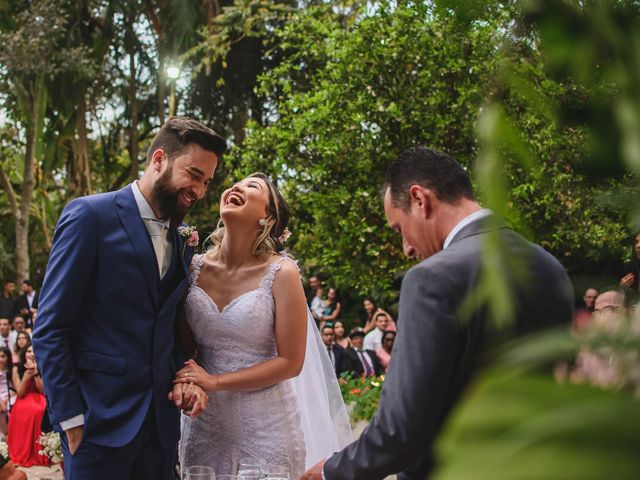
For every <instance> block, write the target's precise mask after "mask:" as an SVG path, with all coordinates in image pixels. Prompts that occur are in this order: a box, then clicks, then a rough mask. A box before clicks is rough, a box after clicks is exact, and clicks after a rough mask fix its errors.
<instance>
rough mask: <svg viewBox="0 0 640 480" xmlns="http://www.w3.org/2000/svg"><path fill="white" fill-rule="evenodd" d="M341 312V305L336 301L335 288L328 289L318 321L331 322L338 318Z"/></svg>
mask: <svg viewBox="0 0 640 480" xmlns="http://www.w3.org/2000/svg"><path fill="white" fill-rule="evenodd" d="M341 311H342V304H341V303H340V301H339V300H338V291H337V290H336V289H335V288H330V289H329V291H328V292H327V300H326V301H325V302H324V310H323V311H322V316H321V317H320V321H322V322H333V321H334V320H335V319H336V318H338V317H339V316H340V312H341Z"/></svg>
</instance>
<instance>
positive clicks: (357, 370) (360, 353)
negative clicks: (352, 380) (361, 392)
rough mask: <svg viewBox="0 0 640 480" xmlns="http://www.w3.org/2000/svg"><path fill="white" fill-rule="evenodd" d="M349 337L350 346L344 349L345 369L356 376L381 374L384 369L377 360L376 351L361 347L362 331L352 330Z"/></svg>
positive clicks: (362, 340)
mask: <svg viewBox="0 0 640 480" xmlns="http://www.w3.org/2000/svg"><path fill="white" fill-rule="evenodd" d="M349 338H351V344H352V347H350V348H348V349H347V350H345V363H344V369H345V371H348V372H351V373H352V375H354V376H356V377H361V376H363V375H364V376H365V377H370V376H372V375H382V374H383V373H384V369H383V368H382V365H380V362H379V361H378V356H377V355H376V352H374V351H373V350H364V349H363V348H362V344H363V342H364V332H362V331H360V330H355V331H352V332H351V334H350V335H349Z"/></svg>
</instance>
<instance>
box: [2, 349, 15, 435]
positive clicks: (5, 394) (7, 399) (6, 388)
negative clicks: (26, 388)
mask: <svg viewBox="0 0 640 480" xmlns="http://www.w3.org/2000/svg"><path fill="white" fill-rule="evenodd" d="M12 371H13V362H12V361H11V352H10V351H9V349H8V348H7V347H0V432H2V434H3V435H4V434H6V433H7V425H8V420H9V410H10V409H11V397H13V396H15V395H14V394H13V392H12V391H11V390H12V382H11V373H12Z"/></svg>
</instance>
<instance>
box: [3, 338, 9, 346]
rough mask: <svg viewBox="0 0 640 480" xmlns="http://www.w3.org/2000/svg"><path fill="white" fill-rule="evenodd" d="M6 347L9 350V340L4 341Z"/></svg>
mask: <svg viewBox="0 0 640 480" xmlns="http://www.w3.org/2000/svg"><path fill="white" fill-rule="evenodd" d="M4 346H5V347H7V348H9V340H8V339H6V338H5V339H4Z"/></svg>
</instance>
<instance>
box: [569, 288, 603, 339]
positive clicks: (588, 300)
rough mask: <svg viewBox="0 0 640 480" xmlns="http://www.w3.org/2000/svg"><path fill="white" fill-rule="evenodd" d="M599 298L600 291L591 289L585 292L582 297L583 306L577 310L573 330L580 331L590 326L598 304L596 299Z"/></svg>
mask: <svg viewBox="0 0 640 480" xmlns="http://www.w3.org/2000/svg"><path fill="white" fill-rule="evenodd" d="M597 297H598V290H596V289H595V288H592V287H589V288H587V289H586V290H585V292H584V295H583V297H582V302H583V304H582V305H581V306H579V307H578V308H576V311H575V312H574V315H573V328H575V329H576V330H580V329H582V328H584V327H585V326H587V325H588V323H589V321H590V320H591V314H592V313H593V309H594V307H595V304H596V298H597Z"/></svg>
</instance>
